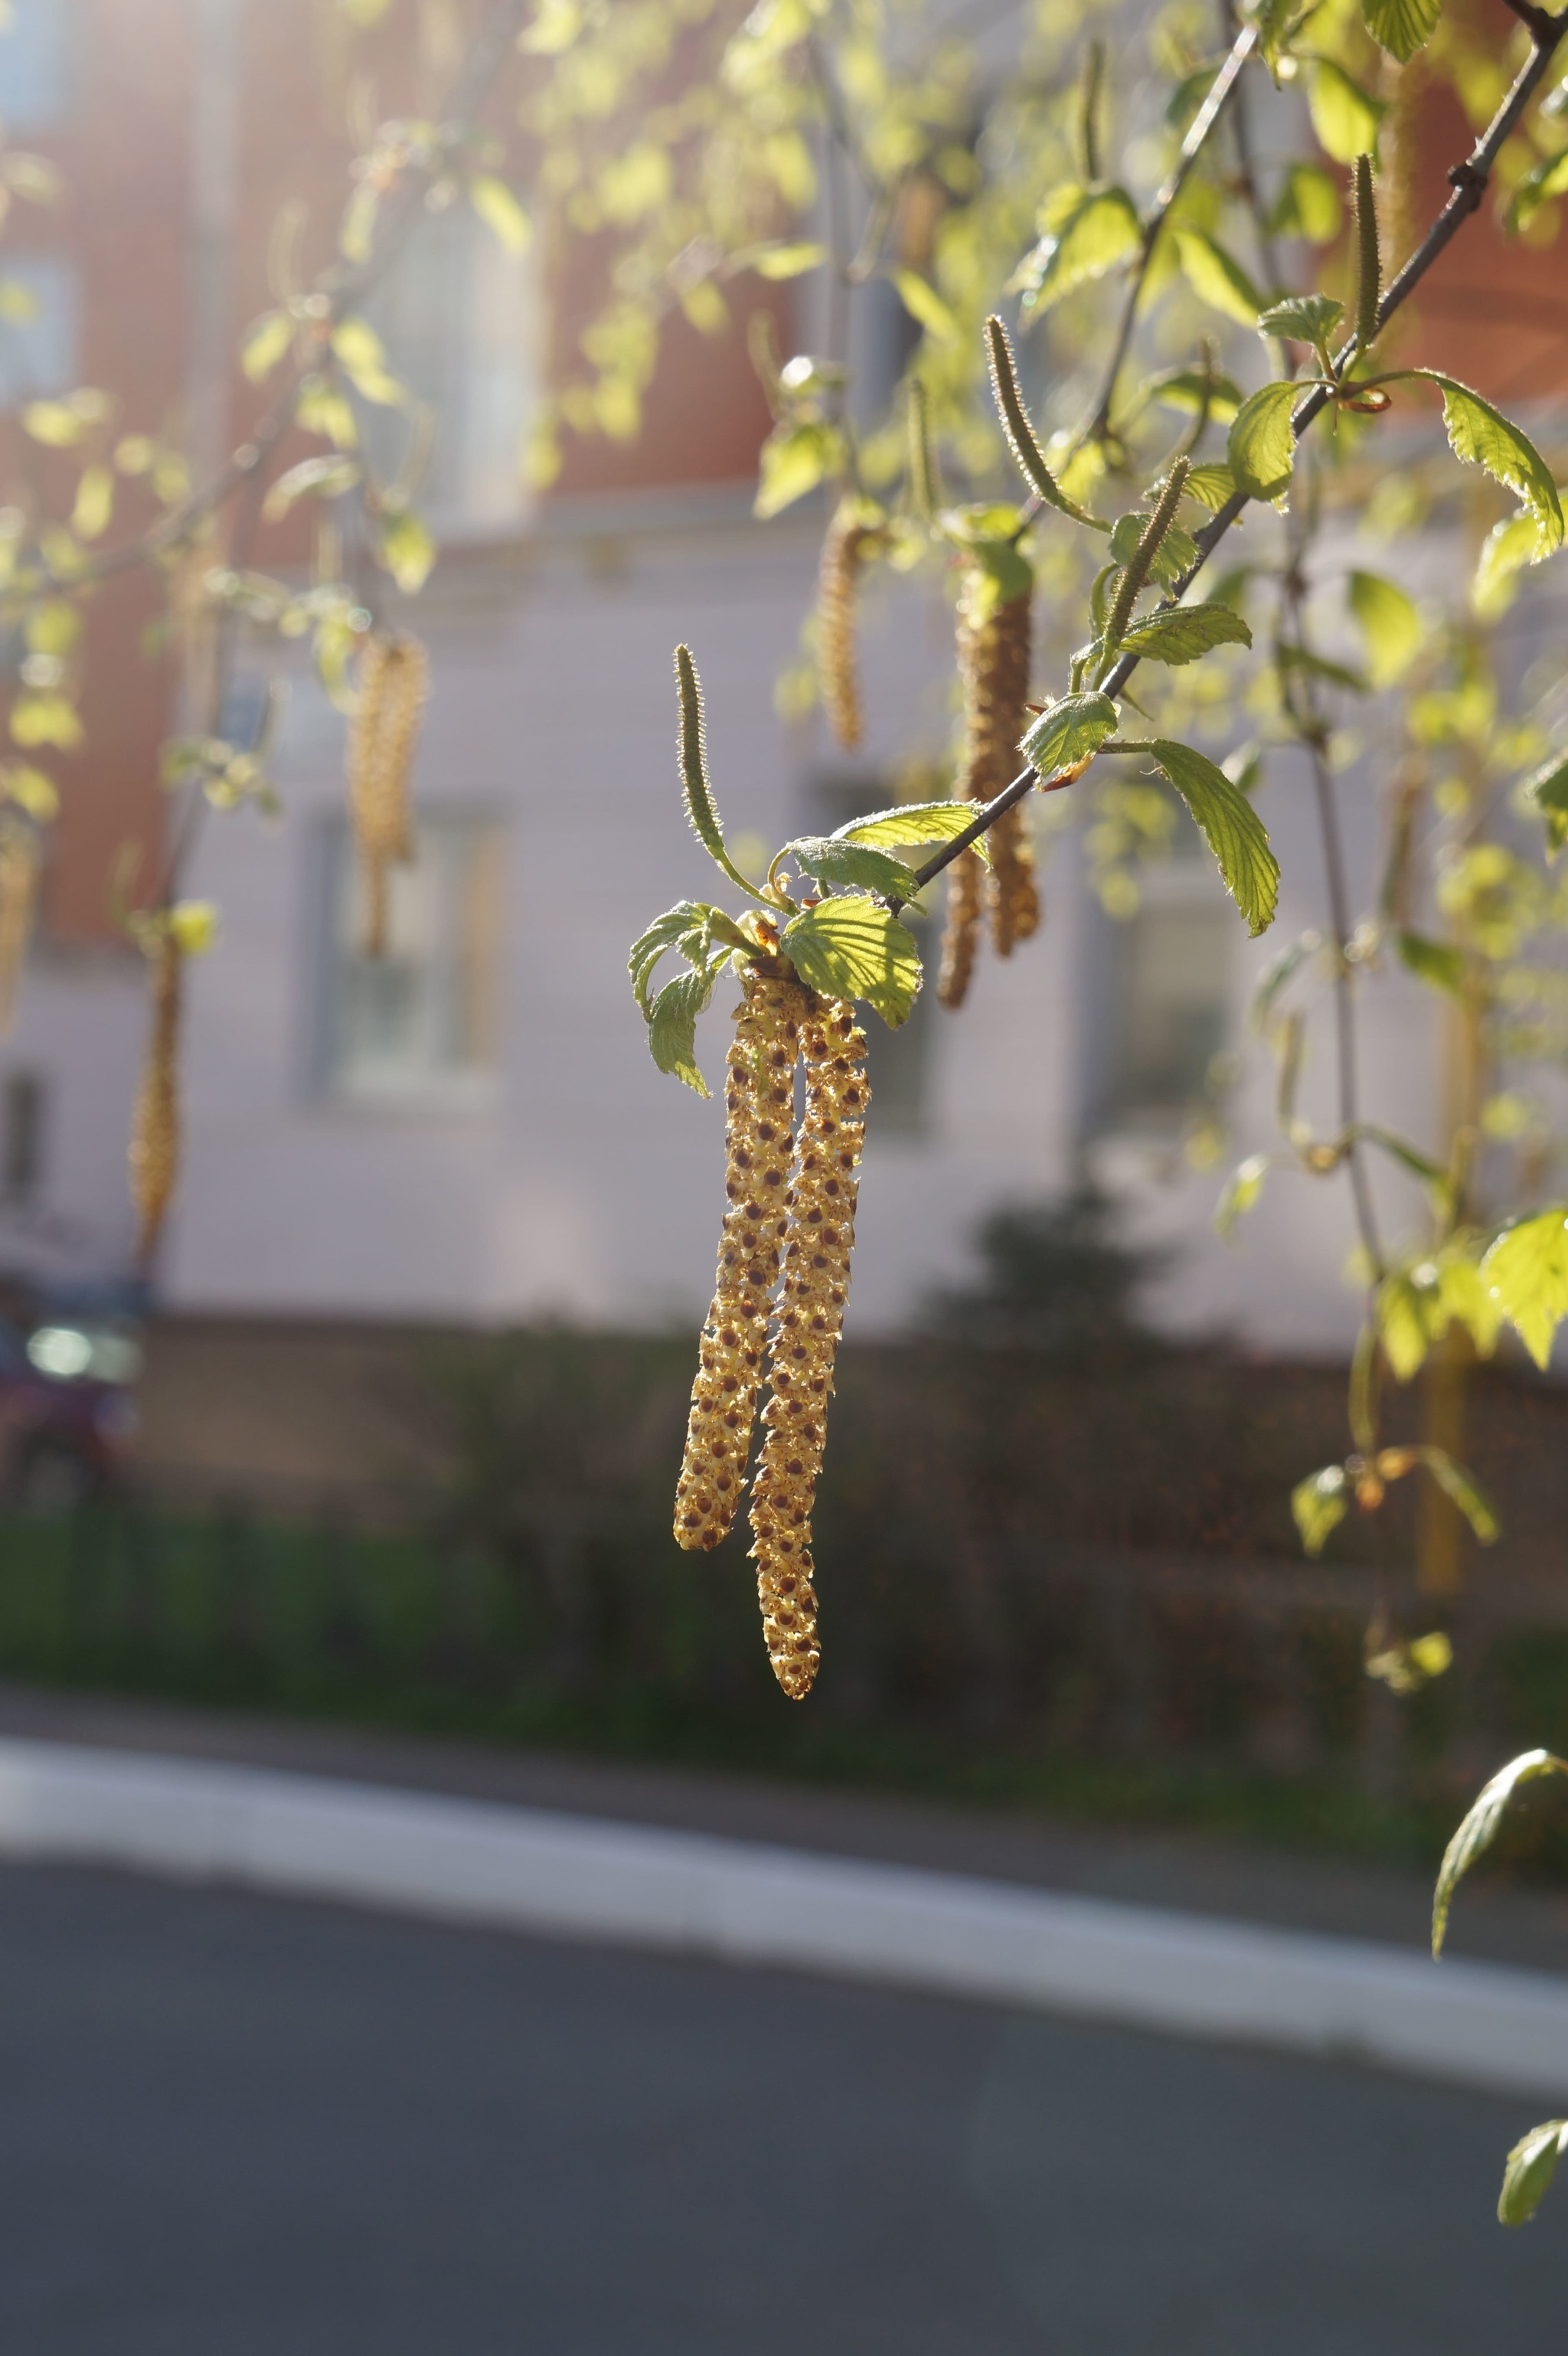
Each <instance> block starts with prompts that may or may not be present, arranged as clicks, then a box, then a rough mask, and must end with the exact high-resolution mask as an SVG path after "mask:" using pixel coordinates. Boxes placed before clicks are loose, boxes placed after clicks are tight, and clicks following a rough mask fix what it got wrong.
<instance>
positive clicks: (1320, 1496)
mask: <svg viewBox="0 0 1568 2356" xmlns="http://www.w3.org/2000/svg"><path fill="white" fill-rule="evenodd" d="M1349 1505H1350V1483H1349V1478H1348V1476H1347V1474H1346V1472H1345V1468H1344V1466H1343V1465H1342V1464H1325V1466H1324V1467H1323V1470H1322V1471H1321V1472H1309V1473H1308V1474H1307V1478H1306V1480H1305V1481H1298V1482H1297V1483H1296V1486H1295V1488H1294V1489H1293V1490H1292V1491H1291V1493H1290V1510H1291V1512H1292V1514H1293V1515H1295V1516H1296V1528H1297V1529H1298V1530H1299V1531H1300V1533H1301V1543H1302V1545H1303V1547H1305V1548H1306V1550H1307V1553H1308V1554H1313V1555H1317V1554H1321V1553H1322V1551H1323V1549H1324V1547H1326V1546H1327V1544H1328V1539H1329V1537H1330V1535H1331V1534H1332V1532H1333V1531H1335V1530H1336V1529H1338V1528H1339V1524H1340V1523H1341V1522H1342V1521H1343V1520H1344V1518H1345V1515H1346V1514H1347V1513H1348V1512H1349Z"/></svg>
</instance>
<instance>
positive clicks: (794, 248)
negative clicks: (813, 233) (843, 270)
mask: <svg viewBox="0 0 1568 2356" xmlns="http://www.w3.org/2000/svg"><path fill="white" fill-rule="evenodd" d="M826 261H827V247H826V246H825V245H818V244H817V243H816V241H815V239H811V238H796V239H795V240H793V241H791V242H790V243H789V244H787V245H749V246H747V247H746V248H745V250H744V252H741V253H737V254H736V255H734V257H733V258H732V260H731V269H734V270H754V271H755V272H756V273H757V275H758V277H759V278H778V279H782V278H804V277H805V273H806V272H807V271H808V270H820V269H821V267H822V264H823V263H824V262H826Z"/></svg>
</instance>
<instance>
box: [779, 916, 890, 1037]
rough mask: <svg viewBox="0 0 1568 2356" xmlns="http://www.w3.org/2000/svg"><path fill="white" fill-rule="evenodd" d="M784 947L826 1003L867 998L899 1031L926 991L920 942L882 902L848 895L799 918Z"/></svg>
mask: <svg viewBox="0 0 1568 2356" xmlns="http://www.w3.org/2000/svg"><path fill="white" fill-rule="evenodd" d="M779 946H780V947H781V948H782V949H783V950H784V955H785V956H786V957H787V958H790V960H791V961H792V963H793V964H794V966H795V970H796V972H797V973H798V974H799V975H800V978H801V980H803V981H804V982H805V983H806V984H807V985H808V987H809V988H811V989H812V990H816V991H821V993H822V995H823V996H824V997H825V998H863V999H865V1001H867V1003H868V1004H869V1005H870V1006H874V1007H875V1008H876V1011H877V1012H878V1013H879V1014H880V1016H881V1017H882V1020H883V1021H884V1022H885V1023H889V1024H890V1025H891V1026H892V1027H893V1028H894V1029H896V1028H897V1026H898V1025H899V1024H900V1023H902V1022H904V1021H905V1020H906V1019H907V1018H908V1015H909V1012H910V1009H911V1008H912V1006H913V1004H914V999H915V992H916V991H918V990H919V988H920V951H919V950H918V948H916V947H915V943H914V937H913V935H912V933H909V932H907V931H906V930H905V928H904V926H902V925H901V924H900V923H899V921H898V918H897V917H896V916H889V914H888V912H887V910H886V908H884V907H883V905H882V904H881V902H880V900H871V899H866V898H861V897H859V896H851V895H849V894H845V895H844V896H843V897H841V898H838V899H833V900H824V901H823V903H822V905H820V907H816V908H806V909H804V910H803V911H802V913H801V914H800V915H799V916H793V917H792V918H791V919H790V921H789V923H788V924H787V925H786V926H784V931H783V933H782V934H781V935H780V938H779Z"/></svg>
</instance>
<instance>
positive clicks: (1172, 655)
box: [1121, 605, 1253, 663]
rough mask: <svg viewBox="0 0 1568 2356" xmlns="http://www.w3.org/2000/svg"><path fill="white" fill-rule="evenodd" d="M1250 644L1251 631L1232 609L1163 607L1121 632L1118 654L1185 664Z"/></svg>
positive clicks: (1221, 606)
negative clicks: (1216, 649) (1215, 651)
mask: <svg viewBox="0 0 1568 2356" xmlns="http://www.w3.org/2000/svg"><path fill="white" fill-rule="evenodd" d="M1252 642H1253V634H1252V631H1251V630H1250V629H1249V628H1248V626H1247V625H1246V623H1245V622H1244V621H1243V619H1242V616H1240V614H1238V613H1237V611H1236V609H1235V607H1234V606H1233V605H1167V606H1165V607H1164V608H1163V609H1162V610H1160V611H1157V612H1156V613H1153V614H1150V615H1148V616H1146V618H1145V619H1144V620H1143V621H1141V622H1135V623H1134V624H1133V626H1132V627H1131V628H1130V629H1129V630H1126V631H1125V632H1124V633H1123V636H1122V640H1121V650H1122V651H1125V653H1127V654H1136V656H1137V657H1138V658H1139V659H1140V661H1149V662H1162V663H1189V662H1196V661H1197V660H1198V659H1199V657H1200V655H1206V654H1208V653H1209V651H1210V649H1211V648H1213V647H1224V646H1237V647H1250V646H1251V645H1252Z"/></svg>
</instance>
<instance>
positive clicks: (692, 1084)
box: [648, 972, 713, 1097]
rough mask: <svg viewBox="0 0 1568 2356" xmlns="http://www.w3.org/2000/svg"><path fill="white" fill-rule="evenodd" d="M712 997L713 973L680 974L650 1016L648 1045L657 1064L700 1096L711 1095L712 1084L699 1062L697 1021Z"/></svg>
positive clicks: (660, 993)
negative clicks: (704, 1076) (709, 1082)
mask: <svg viewBox="0 0 1568 2356" xmlns="http://www.w3.org/2000/svg"><path fill="white" fill-rule="evenodd" d="M712 995H713V976H712V974H711V973H707V972H693V973H678V974H677V976H676V978H675V980H673V981H667V982H666V984H665V986H664V988H663V989H662V990H661V991H660V992H659V994H658V996H657V997H656V999H655V1001H654V1005H653V1012H652V1013H651V1014H650V1016H649V1017H648V1046H649V1048H650V1050H651V1052H652V1055H653V1059H654V1061H655V1063H656V1065H657V1066H658V1067H659V1069H660V1071H661V1072H669V1073H671V1074H672V1075H673V1076H674V1077H675V1078H676V1079H677V1080H684V1081H685V1083H686V1085H687V1087H688V1088H693V1089H695V1090H696V1092H697V1094H698V1095H699V1097H705V1096H706V1095H707V1094H708V1083H707V1081H706V1080H705V1079H704V1078H703V1076H702V1073H701V1070H700V1068H699V1065H698V1061H697V1018H698V1016H699V1014H700V1013H701V1012H702V1011H703V1009H704V1007H705V1006H706V1005H707V1004H708V1001H709V999H710V998H711V997H712Z"/></svg>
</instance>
